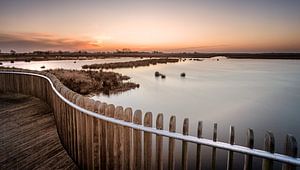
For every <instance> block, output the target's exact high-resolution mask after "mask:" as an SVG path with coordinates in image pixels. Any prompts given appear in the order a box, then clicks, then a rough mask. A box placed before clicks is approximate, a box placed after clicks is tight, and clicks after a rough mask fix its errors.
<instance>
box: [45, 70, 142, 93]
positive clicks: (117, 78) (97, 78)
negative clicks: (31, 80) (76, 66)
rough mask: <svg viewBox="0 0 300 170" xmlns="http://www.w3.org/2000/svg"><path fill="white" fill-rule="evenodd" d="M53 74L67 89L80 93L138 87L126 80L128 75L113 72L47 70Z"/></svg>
mask: <svg viewBox="0 0 300 170" xmlns="http://www.w3.org/2000/svg"><path fill="white" fill-rule="evenodd" d="M47 72H50V73H52V74H54V75H55V76H56V77H57V78H58V79H59V80H60V81H61V82H62V83H63V84H64V85H65V86H67V87H68V88H69V89H71V90H73V91H75V92H77V93H79V94H82V95H88V94H92V93H102V94H106V95H109V94H115V93H119V92H123V91H127V90H130V89H134V88H138V87H139V84H136V83H132V82H126V81H125V80H129V79H130V77H128V76H124V75H121V74H119V73H115V72H104V71H102V70H100V71H84V70H64V69H55V70H47Z"/></svg>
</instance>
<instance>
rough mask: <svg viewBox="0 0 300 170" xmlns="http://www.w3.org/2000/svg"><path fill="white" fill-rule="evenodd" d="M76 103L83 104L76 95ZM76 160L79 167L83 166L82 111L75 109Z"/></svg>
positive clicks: (81, 99)
mask: <svg viewBox="0 0 300 170" xmlns="http://www.w3.org/2000/svg"><path fill="white" fill-rule="evenodd" d="M76 105H78V106H82V105H83V98H82V97H81V96H78V97H77V99H76ZM75 117H76V118H75V119H76V127H77V128H76V155H77V156H76V158H77V159H76V162H77V164H78V165H79V167H83V163H82V160H83V151H82V145H83V144H82V142H83V140H82V120H81V118H82V113H81V112H80V111H78V110H76V115H75Z"/></svg>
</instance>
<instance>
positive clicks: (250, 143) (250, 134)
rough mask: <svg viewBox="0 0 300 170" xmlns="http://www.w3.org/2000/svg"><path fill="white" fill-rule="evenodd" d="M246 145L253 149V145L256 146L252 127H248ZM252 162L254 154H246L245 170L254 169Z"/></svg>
mask: <svg viewBox="0 0 300 170" xmlns="http://www.w3.org/2000/svg"><path fill="white" fill-rule="evenodd" d="M246 146H247V147H248V148H250V149H253V147H254V133H253V130H252V129H248V131H247V143H246ZM252 162H253V156H252V155H245V160H244V170H250V169H252Z"/></svg>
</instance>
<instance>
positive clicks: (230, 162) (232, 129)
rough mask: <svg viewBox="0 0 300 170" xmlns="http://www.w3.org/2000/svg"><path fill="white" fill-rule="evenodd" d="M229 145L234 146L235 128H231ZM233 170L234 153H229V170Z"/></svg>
mask: <svg viewBox="0 0 300 170" xmlns="http://www.w3.org/2000/svg"><path fill="white" fill-rule="evenodd" d="M229 143H230V144H231V145H234V127H233V126H230V131H229ZM232 169H233V152H232V151H228V157H227V170H232Z"/></svg>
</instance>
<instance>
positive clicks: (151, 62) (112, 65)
mask: <svg viewBox="0 0 300 170" xmlns="http://www.w3.org/2000/svg"><path fill="white" fill-rule="evenodd" d="M178 61H179V59H177V58H171V59H170V58H160V59H145V60H138V61H127V62H117V63H104V64H91V65H83V66H82V68H83V69H115V68H133V67H142V66H149V65H156V64H167V63H176V62H178Z"/></svg>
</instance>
